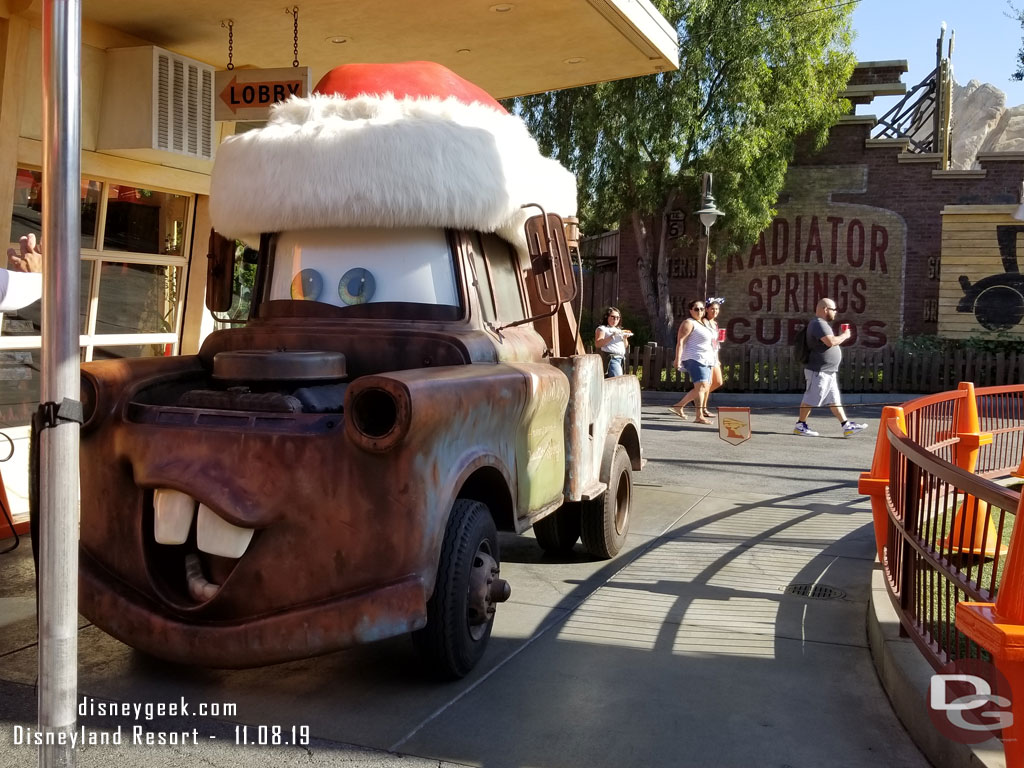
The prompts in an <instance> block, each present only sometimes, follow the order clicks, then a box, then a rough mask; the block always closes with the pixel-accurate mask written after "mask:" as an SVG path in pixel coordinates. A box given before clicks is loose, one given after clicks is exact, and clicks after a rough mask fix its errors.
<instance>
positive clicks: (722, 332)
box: [718, 328, 725, 342]
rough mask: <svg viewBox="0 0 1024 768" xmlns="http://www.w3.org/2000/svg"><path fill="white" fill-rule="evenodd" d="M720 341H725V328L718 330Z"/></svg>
mask: <svg viewBox="0 0 1024 768" xmlns="http://www.w3.org/2000/svg"><path fill="white" fill-rule="evenodd" d="M718 341H719V342H723V341H725V328H719V329H718Z"/></svg>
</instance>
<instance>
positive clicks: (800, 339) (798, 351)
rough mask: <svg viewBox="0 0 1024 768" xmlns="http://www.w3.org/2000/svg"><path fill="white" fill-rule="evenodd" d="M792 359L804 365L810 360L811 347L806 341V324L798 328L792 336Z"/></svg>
mask: <svg viewBox="0 0 1024 768" xmlns="http://www.w3.org/2000/svg"><path fill="white" fill-rule="evenodd" d="M793 359H794V360H796V361H797V362H799V363H803V364H804V365H806V364H807V363H808V362H810V360H811V345H810V342H809V341H808V340H807V324H806V323H805V324H804V325H802V326H800V329H799V330H798V331H797V332H796V334H795V335H794V336H793Z"/></svg>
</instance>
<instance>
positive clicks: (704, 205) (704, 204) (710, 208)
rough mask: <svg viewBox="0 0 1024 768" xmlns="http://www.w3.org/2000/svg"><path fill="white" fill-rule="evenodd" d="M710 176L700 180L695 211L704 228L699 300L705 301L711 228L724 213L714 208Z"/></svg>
mask: <svg viewBox="0 0 1024 768" xmlns="http://www.w3.org/2000/svg"><path fill="white" fill-rule="evenodd" d="M711 183H712V179H711V174H710V173H705V174H704V176H703V177H702V178H701V185H700V186H701V197H702V200H701V204H700V210H699V211H697V216H699V217H700V223H701V224H702V225H703V226H704V245H703V248H702V250H703V251H704V273H703V277H702V281H701V294H700V298H701V299H706V298H707V295H708V252H709V251H710V249H711V228H712V227H713V226H714V225H715V222H716V221H718V217H719V216H724V215H725V213H723V212H722V211H720V210H718V208H717V207H716V206H715V196H714V195H713V194H711Z"/></svg>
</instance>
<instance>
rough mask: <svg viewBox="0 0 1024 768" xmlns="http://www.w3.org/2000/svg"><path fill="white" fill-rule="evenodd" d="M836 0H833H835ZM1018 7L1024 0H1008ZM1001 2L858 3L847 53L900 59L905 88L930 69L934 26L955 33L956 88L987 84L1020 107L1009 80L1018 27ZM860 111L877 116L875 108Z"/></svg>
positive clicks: (1023, 92) (1019, 90)
mask: <svg viewBox="0 0 1024 768" xmlns="http://www.w3.org/2000/svg"><path fill="white" fill-rule="evenodd" d="M837 1H838V0H837ZM1014 3H1015V5H1017V6H1018V7H1024V0H1014ZM1009 10H1010V8H1009V6H1008V5H1007V2H1006V0H860V2H859V3H858V4H857V6H856V7H855V8H854V11H853V28H854V30H855V31H856V32H857V37H856V39H855V40H854V41H853V50H854V53H856V55H857V59H858V60H860V61H879V60H888V59H906V60H907V64H908V65H909V67H910V70H909V71H908V72H907V73H906V74H905V75H904V76H903V82H904V83H906V85H907V88H908V89H909V88H911V87H913V86H914V85H916V84H917V83H919V82H920V81H921V80H923V79H924V78H925V77H926V76H927V75H928V73H929V72H931V71H932V69H934V68H935V41H936V39H937V38H938V36H939V29H940V25H941V23H942V22H943V21H945V22H946V25H947V33H946V34H947V38H946V39H947V41H948V39H949V37H948V35H949V30H954V29H955V30H956V42H955V44H954V48H953V75H954V77H955V78H956V81H957V82H958V83H960V84H961V85H963V84H966V83H967V82H968V81H969V80H980V81H981V82H983V83H985V82H987V83H992V85H994V86H996V87H997V88H999V89H1000V90H1002V91H1003V92H1004V93H1006V103H1007V106H1017V105H1020V104H1024V83H1021V82H1016V81H1011V80H1010V74H1011V73H1012V72H1014V71H1015V70H1016V68H1017V66H1016V61H1017V52H1018V51H1019V50H1020V47H1021V26H1020V24H1019V23H1018V22H1017V21H1015V20H1013V19H1009V18H1007V17H1006V15H1005V14H1006V13H1008V12H1009ZM858 111H859V112H861V113H867V112H872V113H874V114H879V115H880V114H881V113H882V111H880V110H879V105H878V104H877V103H876V104H875V105H874V106H872V107H861V108H860V109H859V110H858Z"/></svg>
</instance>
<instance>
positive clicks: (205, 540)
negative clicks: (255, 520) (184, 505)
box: [196, 504, 253, 559]
mask: <svg viewBox="0 0 1024 768" xmlns="http://www.w3.org/2000/svg"><path fill="white" fill-rule="evenodd" d="M252 534H253V529H252V528H242V527H240V526H237V525H234V524H232V523H229V522H228V521H227V520H225V519H224V518H222V517H221V516H220V515H218V514H217V513H216V512H214V511H213V510H212V509H210V508H209V507H208V506H206V505H205V504H200V505H199V521H198V522H197V523H196V545H197V546H198V547H199V549H200V551H202V552H206V553H207V554H210V555H220V556H221V557H233V558H235V559H237V558H239V557H241V556H242V555H244V554H245V550H246V549H247V548H248V547H249V542H250V541H251V540H252Z"/></svg>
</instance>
